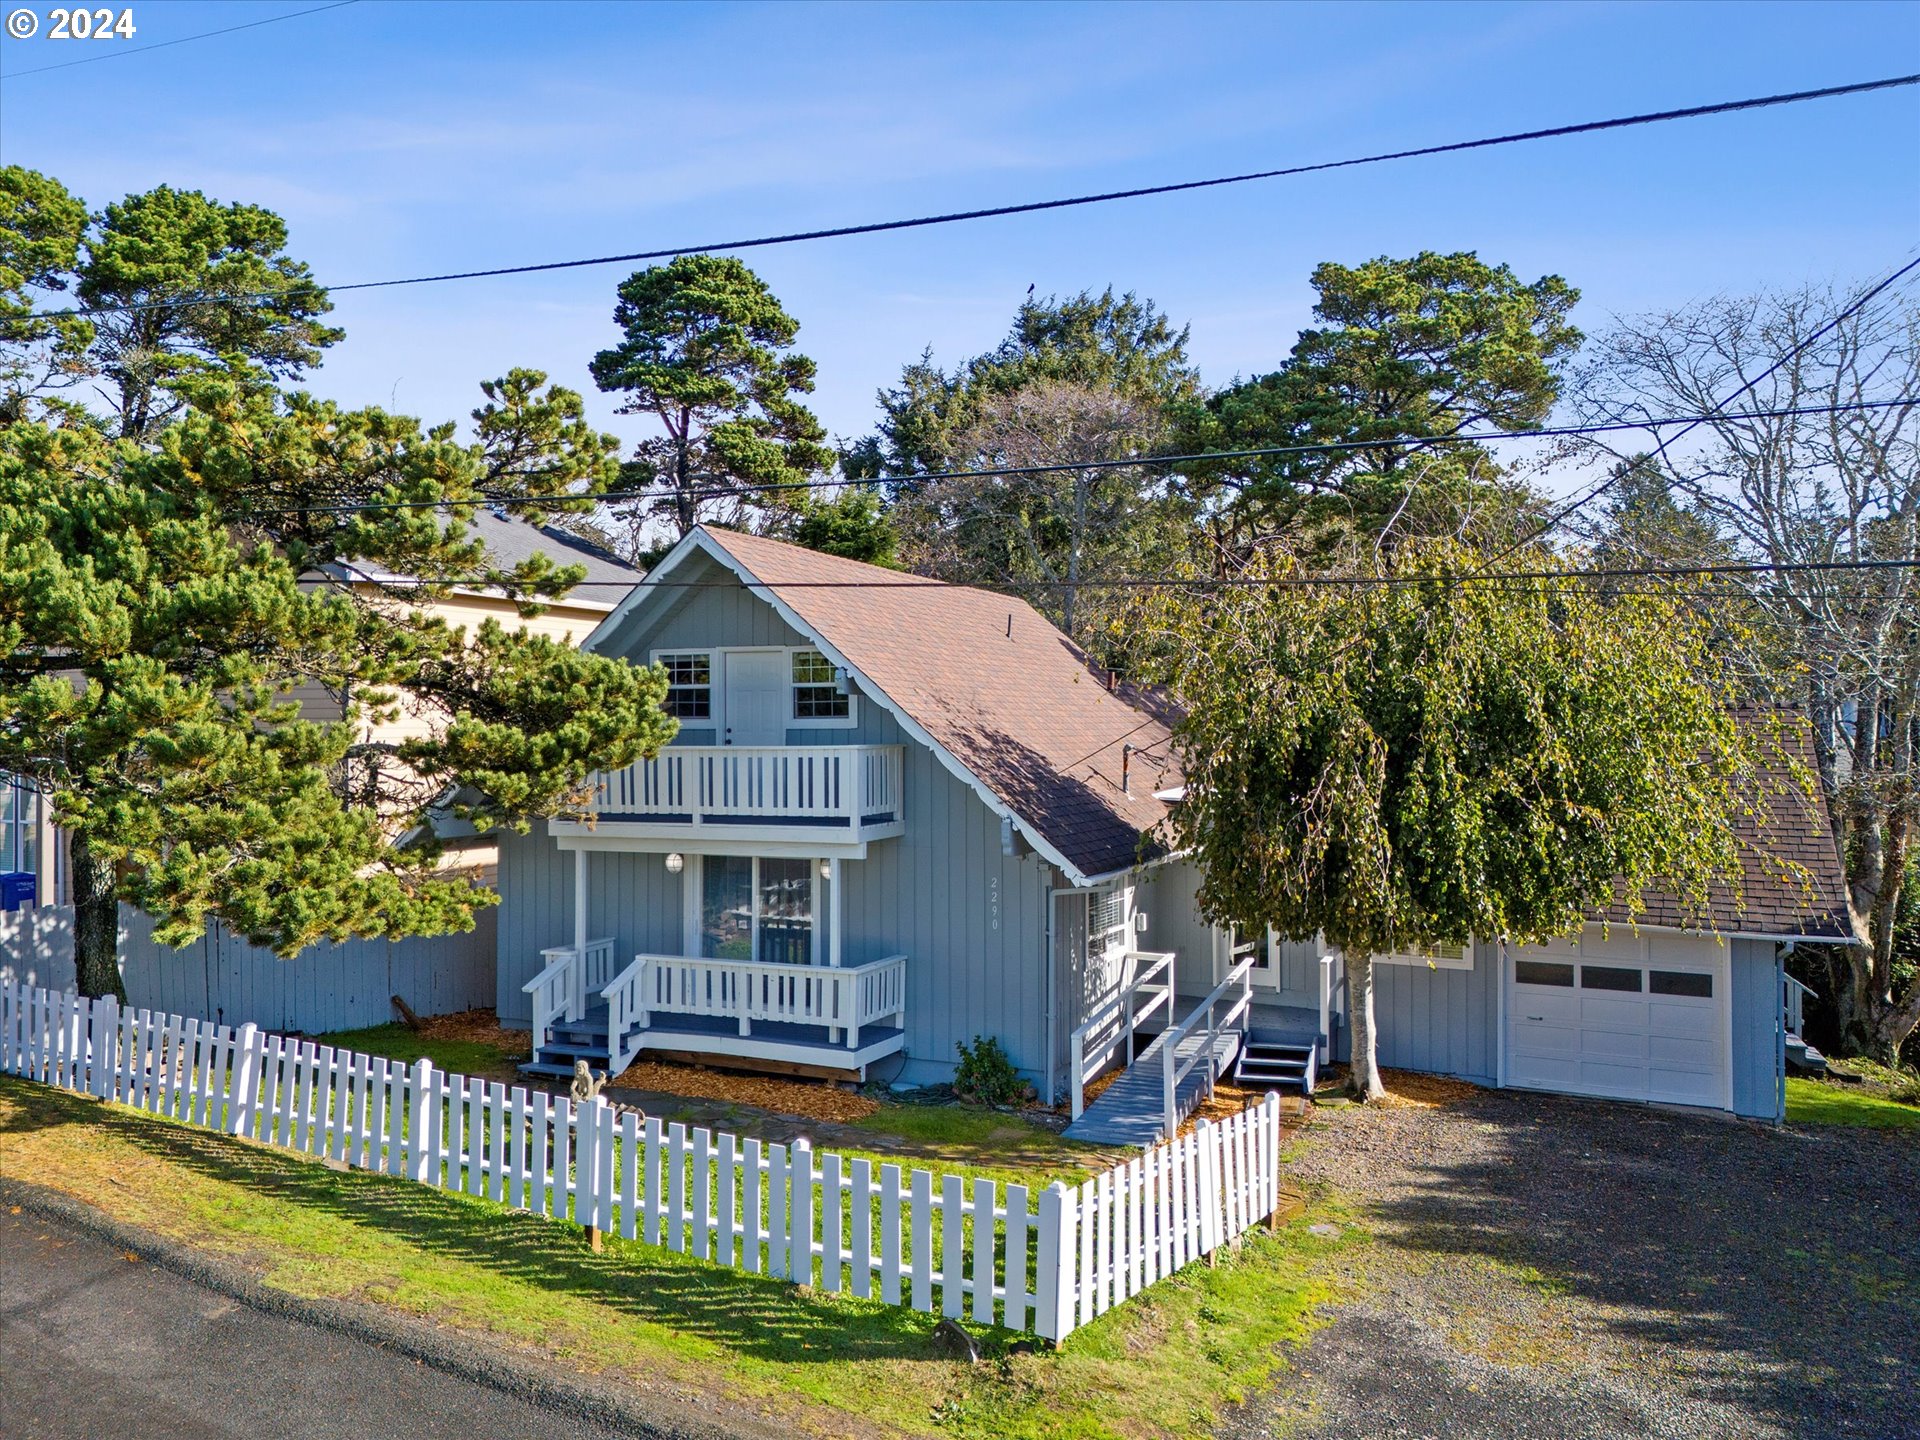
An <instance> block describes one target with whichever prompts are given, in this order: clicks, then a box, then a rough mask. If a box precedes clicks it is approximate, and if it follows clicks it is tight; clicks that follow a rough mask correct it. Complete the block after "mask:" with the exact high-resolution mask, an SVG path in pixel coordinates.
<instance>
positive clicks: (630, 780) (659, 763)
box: [594, 745, 905, 831]
mask: <svg viewBox="0 0 1920 1440" xmlns="http://www.w3.org/2000/svg"><path fill="white" fill-rule="evenodd" d="M904 763H905V751H904V747H902V746H899V745H765V746H751V745H669V746H668V747H667V748H666V749H664V750H662V751H661V752H660V753H659V755H657V756H656V757H655V758H653V759H652V760H639V761H636V762H635V763H633V764H632V765H629V766H627V767H626V769H624V770H613V771H608V772H605V773H603V774H600V775H598V776H596V777H595V792H594V809H595V811H596V813H597V814H598V815H600V816H601V817H602V818H605V819H614V820H618V819H624V818H627V817H632V818H634V819H646V820H655V821H671V820H676V819H679V820H682V821H683V823H688V824H694V825H699V824H708V823H712V822H715V821H718V822H720V823H722V824H725V823H728V822H733V823H742V822H749V823H757V824H768V825H781V824H787V825H807V826H813V827H825V828H829V829H831V828H835V827H844V828H846V829H848V830H853V831H857V830H859V829H860V828H861V827H862V826H864V825H873V824H889V823H895V822H898V821H899V820H900V819H901V818H902V817H901V813H900V806H901V799H902V797H901V793H900V792H901V783H900V782H901V770H902V767H903V765H904Z"/></svg>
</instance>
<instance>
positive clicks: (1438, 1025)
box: [1373, 940, 1501, 1085]
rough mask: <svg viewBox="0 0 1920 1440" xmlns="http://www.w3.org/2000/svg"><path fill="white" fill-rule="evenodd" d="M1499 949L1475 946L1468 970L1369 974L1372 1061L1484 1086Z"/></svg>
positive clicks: (1495, 1015)
mask: <svg viewBox="0 0 1920 1440" xmlns="http://www.w3.org/2000/svg"><path fill="white" fill-rule="evenodd" d="M1499 1006H1500V947H1499V946H1498V945H1496V944H1493V943H1491V942H1488V941H1484V940H1482V941H1476V942H1475V944H1474V947H1473V968H1472V969H1471V970H1441V969H1432V970H1430V969H1428V968H1427V967H1426V966H1424V965H1390V964H1385V963H1382V962H1379V961H1376V962H1375V963H1374V967H1373V1019H1374V1024H1375V1025H1376V1026H1377V1027H1378V1029H1379V1035H1380V1039H1379V1052H1378V1053H1379V1059H1380V1063H1381V1064H1382V1065H1387V1066H1392V1067H1393V1068H1395V1069H1398V1070H1424V1071H1427V1072H1429V1073H1431V1074H1436V1075H1457V1076H1459V1077H1460V1078H1461V1079H1463V1080H1473V1081H1477V1082H1478V1083H1479V1084H1482V1085H1492V1084H1494V1083H1495V1079H1496V1077H1497V1076H1498V1075H1499V1065H1500V1043H1501V1041H1500V1019H1499V1015H1500V1010H1499Z"/></svg>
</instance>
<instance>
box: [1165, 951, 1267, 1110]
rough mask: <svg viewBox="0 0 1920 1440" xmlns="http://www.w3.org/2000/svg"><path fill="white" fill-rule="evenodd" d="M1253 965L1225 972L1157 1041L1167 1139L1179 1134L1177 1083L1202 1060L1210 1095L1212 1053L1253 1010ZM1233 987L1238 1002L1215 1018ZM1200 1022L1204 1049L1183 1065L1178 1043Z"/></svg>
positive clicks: (1248, 963) (1245, 962) (1244, 963)
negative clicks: (1204, 1035)
mask: <svg viewBox="0 0 1920 1440" xmlns="http://www.w3.org/2000/svg"><path fill="white" fill-rule="evenodd" d="M1253 964H1254V962H1253V961H1252V960H1250V959H1249V960H1242V961H1241V962H1240V963H1239V964H1238V965H1236V966H1234V967H1233V969H1231V970H1229V971H1228V972H1227V978H1226V979H1224V980H1222V981H1221V982H1220V983H1219V984H1218V985H1216V986H1214V987H1213V990H1212V992H1211V993H1210V994H1209V995H1208V996H1207V998H1206V999H1204V1000H1202V1001H1201V1002H1200V1003H1199V1004H1198V1005H1196V1006H1194V1007H1193V1009H1192V1010H1190V1011H1188V1012H1187V1018H1186V1019H1184V1020H1182V1021H1181V1022H1180V1023H1179V1024H1178V1025H1172V1026H1169V1027H1168V1029H1167V1033H1166V1034H1165V1035H1162V1036H1161V1037H1160V1085H1161V1100H1162V1102H1163V1104H1164V1105H1165V1107H1166V1124H1167V1131H1166V1133H1167V1138H1168V1139H1172V1138H1173V1137H1174V1136H1175V1135H1176V1134H1178V1133H1179V1130H1180V1112H1179V1110H1178V1108H1177V1107H1176V1105H1175V1104H1174V1101H1175V1099H1176V1097H1177V1096H1178V1095H1179V1093H1180V1082H1181V1081H1182V1080H1184V1079H1186V1078H1187V1076H1188V1075H1190V1074H1192V1073H1193V1067H1194V1066H1195V1065H1198V1064H1199V1063H1200V1062H1201V1060H1203V1059H1204V1060H1205V1061H1206V1062H1207V1093H1208V1094H1209V1095H1211V1094H1212V1093H1213V1082H1214V1081H1215V1080H1216V1079H1218V1078H1219V1077H1218V1076H1216V1075H1215V1074H1214V1073H1213V1053H1214V1049H1215V1048H1216V1044H1217V1042H1218V1040H1219V1038H1220V1035H1221V1032H1223V1031H1224V1030H1226V1029H1227V1028H1228V1027H1229V1026H1231V1025H1232V1024H1233V1023H1234V1022H1235V1021H1237V1020H1239V1019H1241V1018H1242V1017H1244V1016H1245V1015H1246V1014H1247V1012H1248V1011H1250V1010H1252V1009H1253ZM1236 985H1237V986H1238V987H1239V989H1240V995H1239V998H1238V999H1236V1000H1235V1001H1234V1002H1233V1004H1232V1005H1231V1006H1230V1007H1229V1008H1228V1010H1227V1013H1226V1014H1225V1015H1217V1014H1215V1009H1216V1007H1218V1005H1219V1004H1220V1002H1221V1001H1222V1000H1225V999H1226V998H1227V993H1228V992H1229V991H1230V990H1232V989H1233V988H1234V987H1235V986H1236ZM1203 1021H1204V1023H1205V1028H1206V1033H1207V1043H1206V1045H1205V1046H1203V1047H1202V1048H1201V1049H1198V1050H1196V1051H1194V1052H1193V1054H1191V1055H1189V1056H1188V1057H1187V1058H1186V1059H1185V1060H1184V1061H1182V1060H1180V1059H1179V1049H1180V1042H1181V1041H1182V1040H1184V1039H1186V1038H1187V1036H1189V1035H1191V1034H1193V1033H1194V1032H1195V1031H1196V1030H1197V1029H1199V1028H1200V1027H1201V1025H1202V1022H1203Z"/></svg>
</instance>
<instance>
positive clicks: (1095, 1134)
mask: <svg viewBox="0 0 1920 1440" xmlns="http://www.w3.org/2000/svg"><path fill="white" fill-rule="evenodd" d="M1240 1041H1241V1034H1240V1032H1239V1031H1238V1030H1228V1031H1223V1032H1221V1033H1220V1034H1217V1035H1214V1036H1212V1037H1211V1038H1209V1036H1208V1035H1207V1033H1206V1032H1205V1031H1204V1030H1201V1031H1194V1032H1191V1033H1188V1034H1185V1035H1182V1036H1180V1038H1179V1039H1178V1040H1177V1041H1176V1047H1177V1048H1176V1050H1175V1054H1174V1058H1175V1061H1176V1063H1184V1062H1185V1061H1186V1060H1188V1059H1189V1058H1193V1057H1200V1063H1198V1064H1196V1065H1195V1066H1194V1067H1193V1069H1192V1070H1191V1071H1189V1072H1188V1074H1187V1076H1186V1078H1185V1079H1183V1080H1182V1081H1181V1082H1180V1084H1179V1087H1178V1089H1177V1091H1176V1093H1175V1095H1174V1108H1175V1110H1176V1111H1177V1112H1178V1113H1179V1116H1180V1118H1181V1119H1182V1120H1184V1119H1186V1118H1187V1116H1189V1115H1191V1114H1193V1112H1194V1111H1195V1110H1198V1109H1199V1108H1200V1102H1201V1101H1203V1100H1204V1099H1206V1097H1207V1094H1208V1092H1209V1091H1211V1090H1212V1089H1213V1083H1214V1081H1216V1080H1218V1079H1219V1078H1220V1077H1221V1076H1222V1075H1225V1074H1226V1073H1227V1071H1228V1070H1229V1069H1230V1068H1231V1067H1232V1065H1233V1062H1234V1060H1235V1059H1236V1058H1237V1057H1238V1055H1239V1053H1240ZM1166 1044H1167V1032H1165V1031H1162V1032H1161V1033H1160V1034H1159V1035H1156V1036H1155V1037H1154V1038H1153V1041H1152V1043H1150V1044H1149V1045H1148V1046H1147V1048H1146V1049H1144V1050H1142V1051H1141V1052H1140V1054H1139V1056H1138V1057H1137V1058H1135V1060H1134V1062H1133V1064H1131V1065H1129V1066H1128V1067H1127V1068H1126V1069H1125V1070H1122V1071H1121V1072H1120V1074H1119V1075H1118V1076H1117V1077H1115V1079H1114V1081H1113V1083H1112V1084H1110V1085H1108V1086H1107V1088H1106V1089H1105V1090H1103V1091H1101V1092H1100V1095H1099V1098H1098V1099H1096V1100H1095V1101H1094V1102H1093V1103H1092V1104H1091V1105H1089V1106H1088V1107H1087V1108H1086V1110H1085V1111H1084V1112H1083V1113H1082V1114H1081V1116H1080V1118H1079V1119H1078V1120H1076V1121H1074V1122H1073V1123H1072V1124H1071V1125H1069V1126H1068V1127H1067V1128H1066V1131H1065V1132H1064V1133H1065V1135H1066V1137H1067V1138H1068V1139H1069V1140H1083V1141H1085V1142H1087V1143H1088V1144H1090V1145H1157V1144H1159V1143H1160V1142H1161V1141H1162V1140H1164V1139H1166V1138H1167V1133H1166V1132H1167V1125H1166V1104H1165V1095H1166V1090H1165V1080H1164V1073H1165V1072H1164V1069H1163V1058H1162V1053H1161V1052H1162V1050H1163V1048H1164V1047H1165V1045H1166ZM1209 1047H1210V1048H1211V1049H1212V1052H1213V1053H1212V1056H1211V1064H1209V1061H1208V1059H1207V1057H1205V1056H1204V1055H1203V1054H1202V1052H1203V1051H1205V1050H1207V1049H1208V1048H1209ZM1209 1071H1210V1072H1211V1073H1209Z"/></svg>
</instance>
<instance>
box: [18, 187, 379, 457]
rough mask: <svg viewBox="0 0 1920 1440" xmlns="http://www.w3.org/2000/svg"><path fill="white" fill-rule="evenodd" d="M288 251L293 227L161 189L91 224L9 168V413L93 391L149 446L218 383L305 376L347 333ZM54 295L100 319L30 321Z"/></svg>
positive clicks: (263, 214)
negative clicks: (208, 383)
mask: <svg viewBox="0 0 1920 1440" xmlns="http://www.w3.org/2000/svg"><path fill="white" fill-rule="evenodd" d="M286 245H287V227H286V222H284V221H283V220H282V219H281V218H280V217H279V216H278V215H276V214H274V213H273V212H272V211H271V210H266V209H263V208H261V207H260V206H258V205H245V204H222V203H221V202H219V201H216V200H210V199H208V198H207V197H206V196H205V195H203V194H201V193H200V192H199V191H197V190H175V189H174V188H173V187H171V186H168V185H162V186H159V187H157V188H156V189H153V190H150V191H147V192H146V193H145V194H140V195H129V196H127V197H126V198H125V199H123V200H120V201H118V202H117V203H115V204H111V205H108V206H106V207H105V208H104V209H103V210H101V211H100V212H99V213H98V214H94V215H87V214H86V212H85V211H84V208H82V207H81V206H80V202H79V201H78V200H76V199H75V198H74V197H73V196H71V195H70V194H69V193H68V192H67V191H66V190H65V188H64V187H63V186H61V185H60V184H59V182H58V181H55V180H52V179H50V178H49V177H47V176H45V175H41V174H39V173H37V172H35V171H32V170H27V169H25V168H23V167H21V166H17V165H13V166H8V167H6V168H5V169H0V384H4V385H5V386H6V387H7V392H8V394H9V395H10V396H11V399H7V398H6V397H4V396H0V407H3V408H4V410H5V412H6V413H7V414H10V415H13V416H24V415H25V413H26V411H25V407H24V402H25V400H26V398H27V397H28V396H37V397H38V398H39V399H41V400H42V401H43V403H44V402H49V401H50V402H52V403H55V404H57V403H60V402H61V401H66V402H69V403H71V402H72V401H73V399H74V397H75V395H76V393H84V392H88V391H90V392H93V393H92V394H86V395H85V400H86V401H87V402H91V401H93V400H94V399H96V398H97V399H100V400H104V402H105V407H104V408H105V411H106V423H108V424H109V425H110V426H111V428H112V431H113V433H115V434H117V435H120V436H123V437H125V438H128V439H133V440H145V439H149V438H151V437H152V436H153V435H154V434H155V433H156V432H157V431H158V430H159V429H160V428H161V427H162V426H163V425H165V424H166V423H167V422H168V421H169V420H170V419H173V418H175V417H177V416H178V415H179V414H180V413H181V412H182V410H183V409H184V408H185V406H186V404H187V400H188V397H189V395H190V393H191V391H192V388H193V387H194V386H195V385H196V384H198V383H200V382H202V381H205V380H207V379H209V378H213V379H219V380H224V381H226V382H227V383H230V384H239V385H246V386H252V387H255V388H270V387H272V386H275V385H279V384H284V383H286V382H288V381H292V380H297V379H298V378H299V377H300V376H301V375H302V374H303V373H305V371H306V370H307V369H308V368H309V367H311V366H313V365H315V364H317V363H318V362H319V359H320V352H321V351H322V350H324V349H325V348H326V347H327V346H329V345H332V344H334V343H335V342H336V341H338V340H339V339H340V337H341V333H342V332H341V331H339V330H337V329H334V328H332V327H330V326H328V325H326V324H324V323H323V322H322V320H321V318H320V317H322V316H323V315H325V314H326V313H327V312H328V311H329V310H331V309H332V308H333V307H332V305H331V303H330V302H329V301H328V299H327V295H326V291H325V290H323V289H322V288H321V287H320V286H319V285H318V284H317V283H316V282H315V281H314V279H313V277H312V275H311V273H310V272H309V271H308V269H307V267H306V265H305V264H303V263H302V262H300V261H298V260H295V259H293V258H292V257H291V256H289V255H288V254H287V253H286ZM55 297H58V298H61V299H64V301H65V304H64V305H61V306H55V307H54V308H72V307H73V306H75V305H78V306H79V307H82V308H85V309H87V310H88V311H89V312H91V313H90V314H89V315H87V316H86V317H84V318H81V317H69V318H65V319H62V320H58V321H35V320H32V319H29V318H27V312H28V311H29V310H30V309H31V308H33V302H34V301H35V299H48V298H55ZM42 308H44V307H42Z"/></svg>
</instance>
